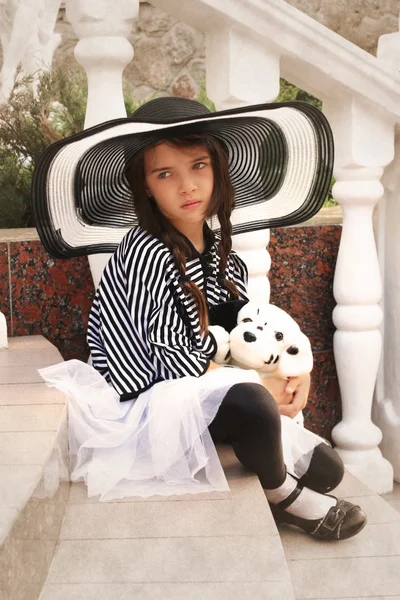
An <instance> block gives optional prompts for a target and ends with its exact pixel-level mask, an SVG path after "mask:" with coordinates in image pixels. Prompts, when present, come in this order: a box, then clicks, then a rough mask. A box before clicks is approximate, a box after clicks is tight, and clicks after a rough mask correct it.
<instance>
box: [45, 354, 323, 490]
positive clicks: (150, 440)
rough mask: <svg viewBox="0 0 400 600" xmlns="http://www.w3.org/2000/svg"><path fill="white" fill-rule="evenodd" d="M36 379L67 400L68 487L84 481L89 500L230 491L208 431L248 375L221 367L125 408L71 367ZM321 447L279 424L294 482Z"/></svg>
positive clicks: (85, 370) (77, 364) (101, 384)
mask: <svg viewBox="0 0 400 600" xmlns="http://www.w3.org/2000/svg"><path fill="white" fill-rule="evenodd" d="M39 373H40V375H41V376H42V377H43V379H44V380H45V381H46V382H47V384H48V385H49V386H53V387H56V388H57V389H59V390H61V391H63V392H65V393H66V394H67V396H68V413H69V414H68V419H69V446H70V463H71V465H70V466H71V480H72V481H74V482H76V481H84V482H85V483H86V485H87V489H88V495H89V497H90V496H100V500H103V501H106V500H113V499H117V498H123V497H125V496H141V497H148V496H152V495H155V494H159V495H163V496H169V495H172V494H188V493H192V494H193V493H194V494H195V493H200V492H210V491H228V490H229V486H228V483H227V481H226V478H225V475H224V472H223V469H222V467H221V464H220V461H219V458H218V454H217V452H216V449H215V446H214V443H213V441H212V439H211V435H210V433H209V431H208V425H209V424H210V423H211V421H212V420H213V419H214V417H215V415H216V413H217V411H218V408H219V406H220V404H221V402H222V400H223V398H224V396H225V395H226V393H227V392H228V390H229V388H230V387H231V386H232V385H235V384H237V383H243V382H253V383H259V382H260V379H259V376H258V374H257V373H256V372H255V371H247V370H242V369H233V368H229V367H224V368H221V369H215V370H212V371H210V372H209V373H207V374H206V375H203V376H202V377H184V378H182V379H174V380H168V381H162V382H160V383H157V384H155V385H154V386H153V387H152V388H150V389H149V390H147V391H146V392H143V393H142V394H140V396H139V397H138V398H137V399H136V400H135V401H128V402H120V401H119V396H118V394H117V392H116V391H115V390H114V389H113V388H112V387H110V386H109V385H108V384H107V382H106V381H105V379H104V378H103V377H102V376H101V375H100V374H99V373H98V372H97V371H96V370H95V369H94V368H93V367H91V366H90V365H88V364H86V363H83V362H81V361H78V360H70V361H66V362H63V363H60V364H57V365H54V366H51V367H47V368H45V369H41V370H40V371H39ZM321 441H322V439H321V438H319V437H318V436H316V435H315V434H313V433H312V432H310V431H307V430H306V429H304V428H303V427H300V426H299V425H297V424H296V423H295V422H294V421H292V420H291V419H289V418H288V417H282V442H283V453H284V460H285V463H286V467H287V470H288V471H289V472H290V473H292V474H293V475H295V476H297V477H301V476H302V475H304V473H305V472H306V471H307V469H308V466H309V464H310V460H311V457H312V453H313V450H314V448H315V446H316V445H318V444H320V443H321ZM265 460H266V461H268V460H269V457H268V456H266V457H265Z"/></svg>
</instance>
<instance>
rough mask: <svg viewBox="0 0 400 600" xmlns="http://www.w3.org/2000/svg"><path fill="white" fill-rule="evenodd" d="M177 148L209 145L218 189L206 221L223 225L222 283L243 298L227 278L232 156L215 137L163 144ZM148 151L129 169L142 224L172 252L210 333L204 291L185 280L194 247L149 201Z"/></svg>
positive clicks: (232, 199)
mask: <svg viewBox="0 0 400 600" xmlns="http://www.w3.org/2000/svg"><path fill="white" fill-rule="evenodd" d="M158 143H166V144H168V145H170V146H173V147H176V148H187V147H190V146H205V147H206V148H207V149H208V151H209V153H210V157H211V164H212V168H213V173H214V189H213V192H212V196H211V201H210V204H209V206H208V210H207V214H206V215H205V217H206V218H210V217H214V216H217V217H218V220H219V223H220V226H221V233H220V235H221V240H220V242H219V247H218V254H219V257H220V262H219V275H218V281H219V283H220V284H221V285H222V286H223V287H225V289H227V290H228V292H229V293H230V295H231V297H232V298H233V299H237V298H238V297H239V293H238V290H237V287H236V285H235V284H234V283H233V281H229V280H228V279H226V277H225V269H226V265H227V262H228V255H229V253H230V251H231V249H232V225H231V222H230V216H231V213H232V210H233V207H234V202H235V197H234V189H233V186H232V183H231V179H230V176H229V168H228V153H227V150H226V149H225V147H224V146H223V145H222V144H221V143H220V142H218V141H217V140H216V139H215V138H214V137H213V136H211V135H208V134H191V135H187V136H185V137H182V138H169V139H167V140H162V142H158ZM151 147H152V146H148V147H147V148H145V149H143V150H141V151H140V152H138V153H137V154H136V155H135V157H134V161H133V162H132V164H131V165H130V166H129V168H128V170H127V173H126V175H127V179H128V182H129V185H130V188H131V191H132V195H133V201H134V206H135V211H136V215H137V218H138V221H139V225H140V226H141V227H142V228H143V229H145V230H146V231H148V232H149V233H150V234H151V235H153V236H154V237H156V238H157V239H159V240H161V241H162V242H163V243H164V244H165V245H166V246H167V247H168V248H169V250H170V251H171V252H172V255H173V257H174V261H175V265H176V267H177V269H178V271H179V273H180V275H181V285H182V287H183V289H184V291H185V293H186V294H191V295H192V297H193V298H194V300H195V302H196V305H197V310H198V314H199V321H200V330H201V331H202V332H203V333H207V331H208V310H207V304H206V301H205V298H204V296H203V293H202V291H201V290H200V288H199V287H198V286H197V285H196V284H195V283H193V282H191V281H188V280H187V279H186V278H185V274H186V256H188V255H189V254H190V248H189V245H188V244H187V242H186V240H185V239H184V238H183V237H182V235H180V233H179V232H178V231H177V229H175V227H174V226H173V225H172V224H171V223H170V222H169V221H168V219H167V218H166V217H165V216H164V215H163V214H162V212H161V211H160V210H159V208H158V206H157V204H156V202H155V200H154V198H149V197H148V194H147V191H146V181H145V172H144V154H145V152H146V150H148V149H149V148H151Z"/></svg>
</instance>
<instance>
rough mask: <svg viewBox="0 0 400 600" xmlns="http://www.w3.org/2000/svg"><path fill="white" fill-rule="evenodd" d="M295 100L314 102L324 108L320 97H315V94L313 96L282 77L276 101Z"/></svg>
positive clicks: (318, 106)
mask: <svg viewBox="0 0 400 600" xmlns="http://www.w3.org/2000/svg"><path fill="white" fill-rule="evenodd" d="M293 100H297V101H298V102H308V103H309V104H313V105H314V106H316V107H317V108H319V109H320V110H322V102H321V100H318V98H315V96H312V95H311V94H309V93H308V92H305V91H304V90H301V89H299V88H298V87H296V86H295V85H293V84H292V83H289V82H288V81H286V79H281V85H280V90H279V96H278V97H277V99H276V100H275V102H292V101H293Z"/></svg>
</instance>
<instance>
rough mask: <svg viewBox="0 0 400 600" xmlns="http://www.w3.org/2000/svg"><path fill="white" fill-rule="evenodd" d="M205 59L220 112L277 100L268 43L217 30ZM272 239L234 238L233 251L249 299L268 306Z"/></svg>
mask: <svg viewBox="0 0 400 600" xmlns="http://www.w3.org/2000/svg"><path fill="white" fill-rule="evenodd" d="M206 56H207V66H206V77H207V79H206V85H207V95H208V97H209V98H211V100H212V101H213V102H214V104H215V106H216V108H217V110H225V109H229V108H235V107H239V106H247V105H251V104H260V103H263V102H270V101H272V100H274V99H275V98H276V97H277V96H278V94H279V85H280V82H279V74H280V69H279V58H280V57H279V55H278V54H277V53H276V51H275V50H274V49H272V48H269V47H268V46H267V45H266V44H265V42H263V43H261V42H259V41H257V40H254V39H252V38H250V37H249V35H248V34H246V33H245V32H241V31H240V30H239V29H231V28H228V27H226V28H223V29H218V30H217V29H216V30H215V31H212V32H207V34H206ZM260 73H262V77H261V76H260ZM269 238H270V232H269V229H266V230H263V231H258V232H254V233H244V234H240V235H235V236H234V237H233V248H234V249H235V250H236V251H237V252H238V254H240V256H241V257H242V258H243V260H244V261H245V262H246V265H247V267H248V269H249V286H248V289H249V296H250V299H251V300H254V301H257V302H269V297H270V286H269V281H268V278H267V274H268V271H269V268H270V265H271V258H270V255H269V252H268V250H267V246H268V243H269Z"/></svg>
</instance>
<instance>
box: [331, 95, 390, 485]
mask: <svg viewBox="0 0 400 600" xmlns="http://www.w3.org/2000/svg"><path fill="white" fill-rule="evenodd" d="M324 112H325V113H326V115H327V117H328V119H329V121H330V123H331V125H332V128H333V132H334V136H335V146H336V168H335V171H334V175H335V177H336V184H335V185H334V188H333V195H334V197H335V198H336V200H337V201H338V202H339V203H340V204H341V206H342V208H343V230H342V237H341V241H340V247H339V252H338V257H337V265H336V271H335V279H334V296H335V299H336V301H337V306H336V308H335V309H334V312H333V321H334V324H335V326H336V328H337V331H336V333H335V334H334V354H335V361H336V368H337V373H338V378H339V386H340V392H341V398H342V413H343V417H342V421H341V422H340V423H339V424H338V425H336V427H335V428H334V429H333V431H332V437H333V440H334V442H335V444H336V445H337V447H336V450H337V451H338V453H339V454H340V455H341V456H342V458H343V460H344V463H345V465H346V467H347V468H348V470H349V471H351V472H352V473H353V474H354V475H356V476H357V477H358V478H359V479H361V480H362V481H363V482H364V483H366V484H367V485H368V486H369V487H371V488H372V489H374V490H375V491H377V492H378V493H384V492H388V491H390V490H391V489H392V485H393V469H392V466H391V465H390V463H389V462H388V461H387V460H386V459H385V458H383V456H382V453H381V451H380V450H379V448H378V445H379V443H380V441H381V439H382V433H381V431H380V429H379V428H378V427H377V426H376V425H375V424H374V423H373V422H372V420H371V407H372V399H373V393H374V387H375V382H376V377H377V372H378V366H379V361H380V355H381V333H380V330H379V328H380V324H381V320H382V311H381V308H380V306H379V302H380V299H381V294H382V289H381V287H382V286H381V277H380V271H379V264H378V258H377V251H376V244H375V239H374V232H373V223H372V216H373V210H374V207H375V205H376V204H377V202H378V201H379V200H380V198H381V197H382V196H383V192H384V189H383V186H382V184H381V182H380V179H381V176H382V174H383V170H384V167H385V166H386V165H387V164H389V163H390V162H391V160H392V159H393V152H394V150H393V144H394V123H393V121H391V120H390V119H389V118H388V117H387V116H386V115H385V114H383V113H382V114H380V113H379V110H377V109H376V108H373V107H372V106H369V105H368V104H367V102H366V101H365V100H363V99H361V98H360V99H357V98H354V97H350V96H349V97H343V98H341V100H340V101H337V102H336V103H335V102H334V101H332V100H331V101H327V102H325V103H324Z"/></svg>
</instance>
